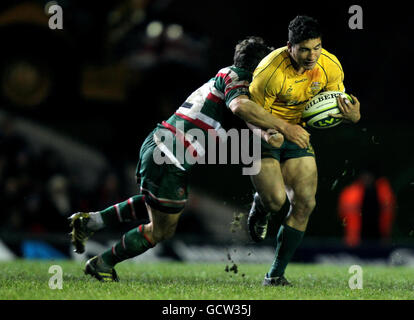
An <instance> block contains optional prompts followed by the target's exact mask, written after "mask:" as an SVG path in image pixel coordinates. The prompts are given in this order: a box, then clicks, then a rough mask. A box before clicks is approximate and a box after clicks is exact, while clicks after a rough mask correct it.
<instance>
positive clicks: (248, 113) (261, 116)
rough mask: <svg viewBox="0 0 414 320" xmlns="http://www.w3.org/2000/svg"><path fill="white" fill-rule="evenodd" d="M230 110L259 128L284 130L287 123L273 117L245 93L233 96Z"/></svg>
mask: <svg viewBox="0 0 414 320" xmlns="http://www.w3.org/2000/svg"><path fill="white" fill-rule="evenodd" d="M229 108H230V110H231V111H232V112H233V113H234V114H235V115H236V116H238V117H239V118H241V119H242V120H244V121H246V122H248V123H251V124H252V125H254V126H256V127H259V128H261V129H276V130H278V131H281V132H282V131H284V128H285V127H286V125H287V124H288V123H287V122H286V121H283V120H282V119H278V118H276V117H273V116H272V115H271V114H270V113H269V112H267V111H266V110H265V109H263V108H262V107H261V106H259V105H258V104H257V103H255V102H253V101H252V100H250V99H249V97H248V96H247V95H240V96H238V97H236V98H234V99H233V100H232V101H231V102H230V104H229Z"/></svg>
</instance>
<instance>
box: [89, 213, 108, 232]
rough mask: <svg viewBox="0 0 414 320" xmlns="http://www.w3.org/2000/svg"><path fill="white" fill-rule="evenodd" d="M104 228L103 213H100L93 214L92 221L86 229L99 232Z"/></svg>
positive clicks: (91, 214)
mask: <svg viewBox="0 0 414 320" xmlns="http://www.w3.org/2000/svg"><path fill="white" fill-rule="evenodd" d="M104 226H105V224H104V222H103V220H102V217H101V213H100V212H99V211H97V212H91V213H90V219H89V221H88V223H87V224H86V227H87V228H88V229H90V230H92V231H98V230H100V229H102V228H103V227H104Z"/></svg>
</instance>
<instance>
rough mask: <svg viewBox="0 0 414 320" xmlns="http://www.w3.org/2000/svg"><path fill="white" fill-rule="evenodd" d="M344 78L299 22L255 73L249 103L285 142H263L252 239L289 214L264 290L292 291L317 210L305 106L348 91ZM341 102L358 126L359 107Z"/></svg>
mask: <svg viewBox="0 0 414 320" xmlns="http://www.w3.org/2000/svg"><path fill="white" fill-rule="evenodd" d="M343 79H344V72H343V70H342V67H341V64H340V63H339V61H338V59H337V58H336V57H335V56H334V55H333V54H331V53H329V52H328V51H326V50H324V49H323V48H322V35H321V30H320V26H319V24H318V22H317V21H316V20H315V19H313V18H311V17H307V16H297V17H296V18H295V19H293V20H292V21H291V22H290V24H289V40H288V43H287V46H286V47H282V48H279V49H276V50H274V51H273V52H271V53H270V54H269V55H268V56H266V57H265V58H264V59H263V60H262V61H261V62H260V64H259V65H258V67H257V68H256V70H255V72H254V76H253V81H252V83H251V84H250V87H249V90H250V94H251V99H252V100H253V101H254V102H256V103H257V104H259V105H262V106H263V107H264V109H265V110H267V111H268V112H269V113H271V114H272V116H274V117H276V118H278V119H279V120H280V126H279V128H277V129H278V130H279V131H280V132H281V133H282V134H283V135H284V137H285V141H284V143H283V145H282V146H281V147H280V148H275V147H272V146H269V145H268V144H267V143H265V142H262V157H261V160H260V161H261V171H260V172H259V174H257V175H255V176H251V179H252V183H253V185H254V187H255V189H256V194H255V196H254V202H253V205H252V208H251V210H250V214H249V218H248V227H249V233H250V236H251V237H252V239H253V240H254V241H256V242H258V241H261V240H263V239H264V238H265V236H266V231H267V221H268V218H269V216H270V215H271V214H274V213H276V212H278V211H279V210H280V209H281V208H282V206H283V204H284V203H285V201H286V196H287V198H288V199H289V201H290V210H289V213H288V214H287V216H286V219H285V220H284V223H283V224H282V225H281V227H280V229H279V231H278V235H277V245H276V253H275V260H274V262H273V264H272V266H271V268H270V270H269V271H268V272H267V273H266V275H265V278H264V281H263V285H266V286H268V285H270V286H277V285H289V284H290V283H289V282H288V281H287V280H286V278H285V277H284V273H285V269H286V266H287V264H288V263H289V261H290V259H291V257H292V256H293V254H294V252H295V251H296V249H297V247H298V246H299V244H300V243H301V241H302V237H303V235H304V232H305V230H306V226H307V223H308V220H309V216H310V214H311V212H312V211H313V209H314V208H315V204H316V202H315V194H316V188H317V167H316V162H315V154H314V151H313V148H312V146H311V144H310V142H309V138H310V135H309V133H308V132H307V131H306V130H305V129H304V128H303V127H302V126H301V114H302V111H303V109H304V107H305V104H306V102H307V101H308V100H309V99H310V98H312V97H313V96H315V95H316V94H318V93H319V92H321V91H330V90H337V91H344V84H343ZM352 98H353V100H354V101H353V102H351V101H348V100H343V99H342V98H339V99H338V103H339V108H340V110H341V114H338V115H332V116H333V117H339V118H343V119H344V120H347V121H349V122H352V123H356V122H358V121H359V119H360V117H361V115H360V111H359V110H360V103H359V101H358V99H357V98H356V97H354V96H352Z"/></svg>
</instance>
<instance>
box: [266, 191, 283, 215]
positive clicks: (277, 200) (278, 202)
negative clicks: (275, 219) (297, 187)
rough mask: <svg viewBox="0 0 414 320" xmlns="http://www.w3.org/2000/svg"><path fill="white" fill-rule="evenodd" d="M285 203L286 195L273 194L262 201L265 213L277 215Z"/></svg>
mask: <svg viewBox="0 0 414 320" xmlns="http://www.w3.org/2000/svg"><path fill="white" fill-rule="evenodd" d="M285 201H286V193H284V192H283V193H282V192H280V193H275V194H272V195H271V196H270V197H268V198H265V199H262V202H263V205H264V207H265V209H266V211H269V212H272V213H277V212H279V211H280V209H282V207H283V205H284V203H285Z"/></svg>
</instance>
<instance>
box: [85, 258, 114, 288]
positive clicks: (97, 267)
mask: <svg viewBox="0 0 414 320" xmlns="http://www.w3.org/2000/svg"><path fill="white" fill-rule="evenodd" d="M84 272H85V274H87V275H90V276H91V277H94V278H95V279H98V280H99V281H101V282H118V281H119V278H118V275H117V274H116V271H115V269H114V268H111V267H108V266H106V265H105V264H104V262H103V261H102V259H101V258H100V257H98V256H95V257H93V258H91V259H89V260H88V261H86V264H85V270H84Z"/></svg>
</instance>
